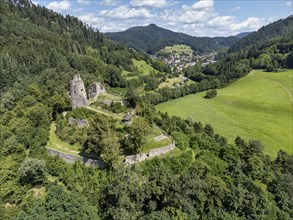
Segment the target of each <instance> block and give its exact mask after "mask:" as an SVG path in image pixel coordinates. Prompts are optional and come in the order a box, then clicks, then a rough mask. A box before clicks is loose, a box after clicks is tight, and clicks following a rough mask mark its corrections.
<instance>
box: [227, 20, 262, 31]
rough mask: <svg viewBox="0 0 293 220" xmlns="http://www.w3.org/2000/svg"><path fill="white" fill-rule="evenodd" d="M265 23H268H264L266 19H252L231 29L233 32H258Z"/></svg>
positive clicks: (236, 24) (234, 25)
mask: <svg viewBox="0 0 293 220" xmlns="http://www.w3.org/2000/svg"><path fill="white" fill-rule="evenodd" d="M265 23H266V22H265V21H264V19H261V18H257V17H250V18H247V19H246V20H245V21H242V22H240V23H234V24H232V25H231V26H230V27H231V29H232V30H257V29H259V28H260V27H262V26H263V25H264V24H265Z"/></svg>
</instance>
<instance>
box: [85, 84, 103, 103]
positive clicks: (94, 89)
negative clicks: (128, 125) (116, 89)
mask: <svg viewBox="0 0 293 220" xmlns="http://www.w3.org/2000/svg"><path fill="white" fill-rule="evenodd" d="M104 93H106V89H105V87H104V86H103V85H102V84H101V83H98V82H94V83H92V84H91V85H90V88H89V97H90V98H92V99H94V100H95V101H96V100H97V98H98V96H99V95H101V94H104Z"/></svg>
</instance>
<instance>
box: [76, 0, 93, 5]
mask: <svg viewBox="0 0 293 220" xmlns="http://www.w3.org/2000/svg"><path fill="white" fill-rule="evenodd" d="M77 2H78V4H80V5H88V4H90V2H91V1H89V0H77Z"/></svg>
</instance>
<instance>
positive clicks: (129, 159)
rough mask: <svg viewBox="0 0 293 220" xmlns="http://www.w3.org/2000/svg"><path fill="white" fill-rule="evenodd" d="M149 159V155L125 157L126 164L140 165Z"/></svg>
mask: <svg viewBox="0 0 293 220" xmlns="http://www.w3.org/2000/svg"><path fill="white" fill-rule="evenodd" d="M147 158H148V154H145V153H143V154H135V155H130V156H126V157H125V161H124V162H125V163H126V164H134V163H138V162H141V161H144V160H146V159H147Z"/></svg>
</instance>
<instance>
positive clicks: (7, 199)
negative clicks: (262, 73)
mask: <svg viewBox="0 0 293 220" xmlns="http://www.w3.org/2000/svg"><path fill="white" fill-rule="evenodd" d="M27 3H28V4H27ZM288 19H289V20H288V21H291V18H288ZM284 22H286V20H284ZM0 24H1V25H0V48H1V49H0V95H1V101H0V185H1V187H0V219H257V220H259V219H292V218H293V211H292V210H293V155H289V154H287V153H286V152H284V151H280V152H279V153H278V155H277V157H276V158H274V159H272V158H270V157H268V156H266V155H264V154H263V147H264V146H263V145H262V143H261V142H260V141H257V140H244V139H243V138H241V137H237V138H236V139H235V143H227V140H226V138H225V137H222V136H221V135H219V134H216V133H215V132H214V129H213V127H212V126H211V125H209V124H207V125H203V124H202V123H200V122H197V121H193V120H192V119H191V118H188V119H186V120H184V119H181V118H178V117H170V116H168V114H165V113H158V112H156V111H155V109H154V106H153V104H157V103H159V102H162V101H167V100H169V99H173V98H177V97H180V96H184V95H187V94H189V93H196V92H198V91H203V90H207V89H215V88H219V87H221V86H225V85H227V84H228V83H230V82H232V81H234V80H236V79H238V78H240V77H241V76H243V75H245V74H247V73H248V72H249V70H250V68H267V69H268V70H271V69H270V68H272V69H273V70H274V69H278V68H284V67H292V60H293V55H292V38H291V37H290V36H284V37H283V36H282V37H280V38H274V39H269V40H266V41H262V42H259V43H258V44H255V45H252V46H251V47H249V48H247V49H245V50H241V51H239V52H235V53H224V54H222V55H221V56H222V57H221V60H220V61H219V62H217V63H215V64H209V65H207V66H206V67H203V66H202V65H196V66H194V67H190V68H186V69H184V70H183V72H182V74H184V75H185V76H186V77H188V78H190V79H193V80H194V83H192V84H187V85H184V86H182V87H180V88H163V89H155V90H153V88H156V87H157V84H158V82H157V81H156V80H161V79H162V78H164V77H166V76H171V75H172V74H173V73H171V70H170V69H169V68H168V67H167V66H165V65H164V64H162V63H161V62H159V61H157V60H152V59H151V58H149V57H148V56H147V55H146V54H144V53H140V52H135V51H133V50H131V49H128V48H126V47H124V46H122V45H121V44H119V43H116V42H114V41H112V40H109V39H107V37H105V36H104V35H103V34H101V33H100V32H99V31H97V30H93V29H92V28H91V27H89V26H87V25H85V24H83V23H82V22H81V21H79V20H78V19H77V18H74V17H72V16H65V17H64V16H62V15H60V14H58V13H55V12H53V11H51V10H48V9H46V8H44V7H40V6H35V5H34V4H31V3H30V2H28V1H21V2H20V4H12V3H11V2H9V1H3V0H1V1H0ZM284 27H285V26H284ZM249 36H250V35H248V37H249ZM243 39H244V38H243ZM133 59H136V60H143V61H145V62H146V63H148V64H149V65H151V66H152V67H153V68H154V69H155V70H156V71H159V72H160V73H159V74H155V73H152V74H150V75H147V76H143V77H138V78H136V79H132V80H127V79H126V77H124V76H123V75H122V72H123V71H129V72H135V71H137V70H135V67H134V65H133V61H132V60H133ZM271 65H273V66H271ZM76 73H79V74H80V75H81V76H82V78H83V79H84V81H85V84H86V86H87V85H89V84H90V82H93V81H99V82H101V83H104V85H106V87H107V89H111V87H119V88H120V89H121V88H122V89H123V88H127V93H126V98H127V99H128V101H129V103H130V105H131V106H132V107H133V108H136V111H137V114H138V116H139V117H140V118H139V120H138V122H137V123H135V122H134V123H133V125H132V126H129V127H127V129H123V127H122V128H121V127H119V126H118V127H115V123H114V122H113V119H112V118H109V117H106V116H103V115H101V114H96V113H94V112H92V111H89V110H88V109H86V110H85V109H77V110H76V111H70V110H71V106H70V100H69V97H68V83H69V80H70V79H71V78H72V76H73V75H74V74H76ZM141 84H148V88H149V89H150V90H152V91H151V92H146V93H144V95H142V96H140V95H138V94H137V90H136V89H137V87H139V86H140V85H141ZM63 111H69V113H68V114H69V115H70V114H71V116H72V117H73V116H75V117H83V118H86V119H87V118H88V119H89V121H90V123H91V124H92V125H93V126H91V127H89V128H88V130H87V131H86V136H84V135H83V133H82V132H83V130H77V129H76V127H73V128H72V129H71V130H66V129H67V128H68V127H66V126H67V124H66V123H67V121H66V120H64V119H63V118H62V117H63V116H62V114H61V113H62V112H63ZM53 121H57V128H59V130H58V131H57V134H59V136H63V138H64V140H67V141H68V139H70V138H72V136H70V135H67V136H66V135H64V134H66V132H67V133H68V134H70V132H72V133H74V134H75V136H74V137H76V139H71V140H69V141H72V142H74V143H78V142H83V141H86V143H87V144H88V145H87V147H88V148H87V149H86V150H87V151H89V152H91V153H92V152H93V153H96V154H98V155H100V156H101V157H102V159H104V160H105V161H106V162H107V163H108V165H109V166H108V167H107V168H106V169H103V170H102V169H99V168H95V167H86V166H83V165H82V164H81V163H80V162H76V163H74V164H68V163H66V162H65V161H63V160H62V159H60V158H59V157H52V156H49V155H48V153H47V149H46V146H47V142H48V139H49V131H50V126H51V125H52V122H53ZM153 124H156V125H157V126H159V127H160V128H161V129H163V130H164V131H165V132H166V133H167V134H168V135H170V136H171V137H172V138H173V139H174V140H175V141H176V150H175V151H174V152H172V153H171V154H169V155H166V156H163V157H157V158H155V159H152V160H147V161H144V162H142V163H139V164H136V165H132V166H125V164H124V163H123V162H122V161H121V160H120V158H121V156H122V153H124V152H126V151H131V152H136V151H137V150H139V144H140V143H141V141H143V138H144V136H145V134H147V133H148V132H150V131H149V130H151V127H152V125H153ZM99 125H102V126H99ZM138 131H139V132H138ZM236 135H237V134H236Z"/></svg>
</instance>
